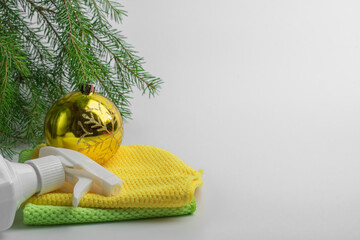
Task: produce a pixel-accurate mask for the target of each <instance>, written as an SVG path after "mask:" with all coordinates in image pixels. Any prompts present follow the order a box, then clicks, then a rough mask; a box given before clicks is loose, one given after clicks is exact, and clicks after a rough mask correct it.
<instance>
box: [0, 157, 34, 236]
mask: <svg viewBox="0 0 360 240" xmlns="http://www.w3.org/2000/svg"><path fill="white" fill-rule="evenodd" d="M38 190H39V183H38V177H37V174H36V172H35V169H34V168H33V167H32V166H30V165H28V164H20V163H11V162H9V161H7V160H5V159H4V158H3V157H2V156H0V216H1V217H0V231H2V230H5V229H8V228H9V227H11V225H12V223H13V221H14V217H15V212H16V210H17V209H18V208H19V207H20V205H21V203H23V202H24V201H25V200H26V199H28V198H29V197H31V196H32V195H34V194H35V193H36V192H38Z"/></svg>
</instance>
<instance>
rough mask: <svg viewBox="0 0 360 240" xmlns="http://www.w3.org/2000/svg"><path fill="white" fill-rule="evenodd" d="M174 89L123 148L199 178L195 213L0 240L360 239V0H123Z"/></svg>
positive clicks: (141, 42) (137, 38) (34, 230)
mask: <svg viewBox="0 0 360 240" xmlns="http://www.w3.org/2000/svg"><path fill="white" fill-rule="evenodd" d="M121 2H122V3H123V4H124V5H125V9H126V10H127V11H128V15H129V16H128V17H127V18H126V19H125V20H124V22H123V24H122V25H118V26H117V28H119V29H121V30H123V34H124V35H125V36H127V37H128V42H129V43H131V44H132V45H134V46H135V47H136V49H137V50H138V51H139V54H140V55H141V56H144V57H145V60H146V61H147V64H146V69H147V70H149V71H150V72H151V73H153V74H154V75H157V76H160V77H161V78H162V79H163V80H164V81H165V84H164V85H163V88H162V91H161V93H160V95H159V96H158V97H156V98H154V99H150V100H149V99H148V98H147V97H146V96H143V97H142V96H141V94H140V93H136V94H134V100H133V102H132V103H133V105H132V110H133V118H134V120H132V121H129V122H128V123H126V124H125V137H124V144H148V145H154V146H158V147H161V148H164V149H166V150H169V151H171V152H173V153H174V154H176V155H177V156H179V157H180V158H181V159H182V160H184V161H185V162H186V163H188V164H189V165H190V166H192V167H193V168H195V169H204V172H205V175H204V176H203V178H204V186H203V187H202V188H201V189H200V191H199V192H198V194H197V195H198V196H197V197H198V199H197V200H198V209H197V211H196V213H195V214H194V215H191V216H185V217H176V218H163V219H155V220H139V221H128V222H115V223H105V224H86V225H69V226H50V227H27V226H24V225H23V224H22V222H21V221H22V219H21V216H18V217H17V219H16V222H15V225H14V226H13V228H12V229H10V230H8V231H5V232H2V233H0V239H1V240H2V239H27V240H30V239H61V240H63V239H85V236H86V239H103V240H112V239H242V240H245V239H260V240H264V239H326V240H330V239H337V240H338V239H342V240H344V239H359V238H360V94H359V90H360V49H359V46H360V14H359V10H360V2H359V1H344V0H341V1H340V0H339V1H332V0H324V1H319V0H307V1H290V0H283V1H279V0H273V1H266V0H243V1H240V0H234V1H225V0H222V1H215V0H197V1H194V0H182V1H174V0H152V1H147V0H137V1H135V0H132V1H131V0H122V1H121Z"/></svg>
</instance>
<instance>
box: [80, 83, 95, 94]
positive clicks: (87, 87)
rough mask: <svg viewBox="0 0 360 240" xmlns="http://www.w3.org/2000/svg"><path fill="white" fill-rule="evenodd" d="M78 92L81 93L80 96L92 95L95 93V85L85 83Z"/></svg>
mask: <svg viewBox="0 0 360 240" xmlns="http://www.w3.org/2000/svg"><path fill="white" fill-rule="evenodd" d="M80 92H81V93H82V94H86V95H90V94H92V93H94V92H95V85H94V84H89V83H85V84H83V85H81V87H80Z"/></svg>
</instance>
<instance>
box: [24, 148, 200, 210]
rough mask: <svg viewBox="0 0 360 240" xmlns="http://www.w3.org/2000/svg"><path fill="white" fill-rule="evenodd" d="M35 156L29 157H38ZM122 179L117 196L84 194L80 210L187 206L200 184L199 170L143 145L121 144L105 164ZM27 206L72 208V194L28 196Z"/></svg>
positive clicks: (164, 152)
mask: <svg viewBox="0 0 360 240" xmlns="http://www.w3.org/2000/svg"><path fill="white" fill-rule="evenodd" d="M37 154H38V151H37V153H35V155H33V156H32V157H33V158H34V157H37V156H36V155H37ZM103 166H104V167H105V168H106V169H108V170H109V171H111V172H112V173H114V174H116V175H117V176H118V177H120V178H121V179H122V180H123V189H122V192H121V194H120V195H119V196H113V197H104V196H101V195H98V194H95V193H87V194H86V195H85V196H84V197H83V199H82V200H81V201H80V204H79V206H80V207H89V208H162V207H181V206H185V205H187V204H189V203H190V202H191V201H192V199H193V197H194V192H195V189H196V188H197V187H200V186H201V185H202V183H203V182H202V178H201V173H202V172H201V171H196V170H195V169H193V168H191V167H189V166H188V165H186V164H185V163H184V162H183V161H181V160H180V159H179V158H178V157H176V156H175V155H173V154H172V153H170V152H168V151H165V150H163V149H160V148H157V147H151V146H146V145H123V146H121V147H120V148H119V150H118V152H117V153H116V154H115V156H114V157H112V158H111V159H109V160H108V161H107V162H106V163H105V164H104V165H103ZM27 203H33V204H37V205H56V206H71V205H72V193H63V192H61V191H55V192H51V193H47V194H44V195H41V196H33V197H31V198H30V199H29V200H28V201H27Z"/></svg>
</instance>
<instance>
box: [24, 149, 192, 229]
mask: <svg viewBox="0 0 360 240" xmlns="http://www.w3.org/2000/svg"><path fill="white" fill-rule="evenodd" d="M32 152H33V150H31V149H25V150H23V151H22V152H21V153H20V155H19V162H21V163H23V162H25V161H26V160H29V159H30V157H31V155H32ZM195 210H196V201H195V198H194V199H193V200H192V202H191V203H190V204H188V205H185V206H183V207H173V208H126V209H100V208H83V207H77V208H73V207H68V206H51V205H35V204H31V203H28V204H26V205H25V207H24V208H23V215H24V224H27V225H53V224H71V223H94V222H111V221H124V220H132V219H143V218H157V217H168V216H180V215H187V214H192V213H194V212H195Z"/></svg>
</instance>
